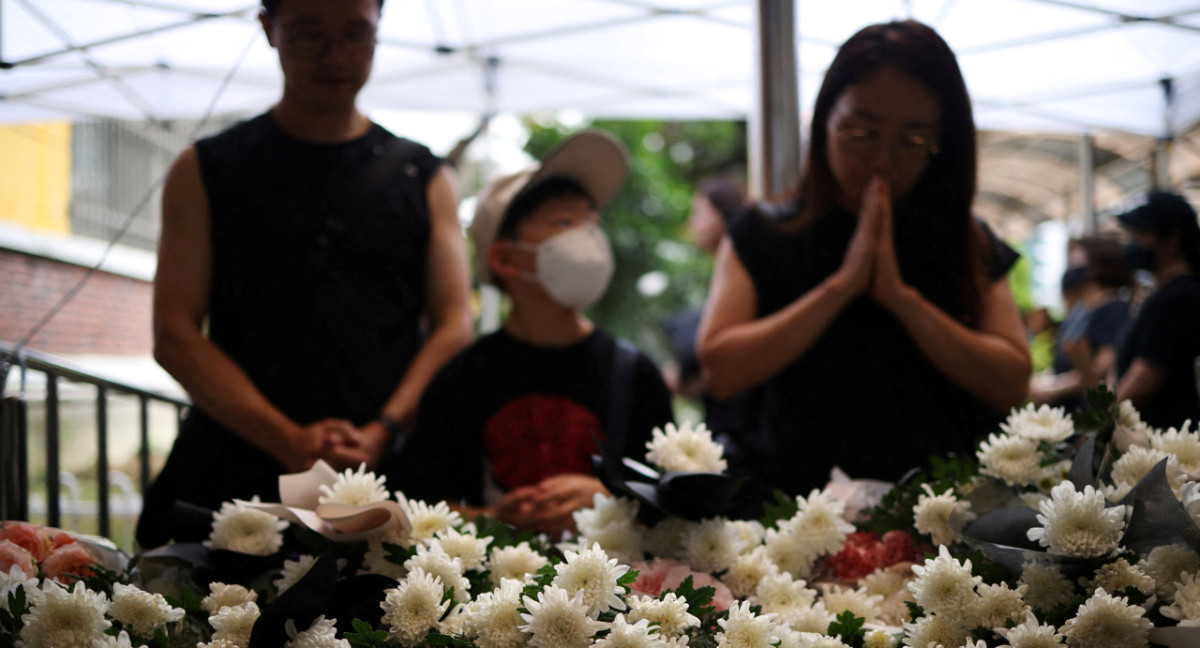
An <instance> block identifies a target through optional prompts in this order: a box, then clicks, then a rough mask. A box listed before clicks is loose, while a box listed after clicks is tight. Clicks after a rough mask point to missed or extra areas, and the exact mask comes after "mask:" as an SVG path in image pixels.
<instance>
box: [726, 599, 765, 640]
mask: <svg viewBox="0 0 1200 648" xmlns="http://www.w3.org/2000/svg"><path fill="white" fill-rule="evenodd" d="M775 618H776V616H775V615H774V614H771V613H767V614H761V615H759V614H755V613H754V612H752V611H751V610H750V602H749V601H742V602H740V603H734V604H733V605H732V606H731V607H730V608H729V618H727V619H718V620H717V624H718V625H720V626H721V630H720V631H719V632H717V636H716V639H717V645H718V646H727V647H728V648H771V646H772V645H773V644H774V643H775V642H776V641H778V640H779V639H778V637H776V636H775V634H774V633H773V632H772V630H774V628H775Z"/></svg>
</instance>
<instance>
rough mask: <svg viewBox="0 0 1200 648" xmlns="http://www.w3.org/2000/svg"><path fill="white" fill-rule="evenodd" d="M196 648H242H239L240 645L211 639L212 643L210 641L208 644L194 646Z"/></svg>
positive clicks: (224, 640) (225, 640)
mask: <svg viewBox="0 0 1200 648" xmlns="http://www.w3.org/2000/svg"><path fill="white" fill-rule="evenodd" d="M196 648H242V647H241V645H239V644H236V643H234V642H232V641H229V640H227V639H213V640H212V641H210V642H208V643H198V644H196Z"/></svg>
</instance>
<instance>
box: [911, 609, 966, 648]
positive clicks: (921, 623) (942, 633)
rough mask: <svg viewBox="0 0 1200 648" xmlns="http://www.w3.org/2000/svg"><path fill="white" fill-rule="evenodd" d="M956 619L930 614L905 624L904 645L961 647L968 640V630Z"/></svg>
mask: <svg viewBox="0 0 1200 648" xmlns="http://www.w3.org/2000/svg"><path fill="white" fill-rule="evenodd" d="M957 621H958V620H957V619H955V618H954V617H948V616H945V615H941V614H929V615H926V616H923V617H921V618H919V619H917V620H916V621H914V622H912V623H905V624H904V645H906V646H913V647H914V648H917V647H920V648H927V647H928V646H935V645H938V644H940V645H942V646H961V645H963V643H964V642H965V641H966V640H967V628H965V627H963V625H962V624H961V623H958V622H957Z"/></svg>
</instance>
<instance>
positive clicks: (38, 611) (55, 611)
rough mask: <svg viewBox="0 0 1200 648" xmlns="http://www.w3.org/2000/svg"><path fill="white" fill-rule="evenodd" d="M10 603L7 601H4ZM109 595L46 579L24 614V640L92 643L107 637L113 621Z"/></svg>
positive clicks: (48, 646) (47, 645) (45, 647)
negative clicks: (106, 613)
mask: <svg viewBox="0 0 1200 648" xmlns="http://www.w3.org/2000/svg"><path fill="white" fill-rule="evenodd" d="M5 605H7V601H5ZM107 611H108V597H107V596H105V595H104V593H103V592H93V591H91V590H89V589H88V588H86V587H84V585H83V583H81V582H76V583H75V584H74V585H72V586H71V589H70V590H68V589H67V588H65V587H64V586H62V585H59V584H58V583H57V582H55V581H51V580H47V581H46V587H45V588H44V589H43V590H42V596H40V597H38V598H37V600H35V601H33V605H32V606H31V607H30V609H29V613H28V614H24V615H21V622H22V623H24V624H25V625H24V627H23V628H21V641H22V642H24V643H23V645H24V646H25V648H59V647H60V646H90V645H91V644H92V643H93V642H95V641H97V640H100V639H102V638H103V637H104V631H105V630H107V629H108V628H109V627H110V626H112V622H111V621H109V620H108V619H106V618H105V617H104V614H105V612H107Z"/></svg>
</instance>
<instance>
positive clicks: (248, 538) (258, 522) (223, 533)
mask: <svg viewBox="0 0 1200 648" xmlns="http://www.w3.org/2000/svg"><path fill="white" fill-rule="evenodd" d="M250 501H251V502H252V503H259V500H258V496H257V495H255V496H254V499H252V500H250ZM287 526H288V523H287V522H285V521H283V520H281V519H279V518H278V517H276V516H274V515H271V514H270V513H267V512H266V511H260V510H258V509H252V508H250V507H248V506H245V505H243V504H241V503H240V502H225V503H224V504H222V505H221V510H219V511H217V512H215V513H213V525H212V532H211V533H210V534H209V536H208V540H205V541H204V545H205V546H206V547H212V548H213V549H228V550H230V551H237V552H239V553H244V554H251V555H254V556H269V555H271V554H273V553H275V552H277V551H279V548H280V547H282V546H283V532H284V530H285V529H287Z"/></svg>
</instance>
